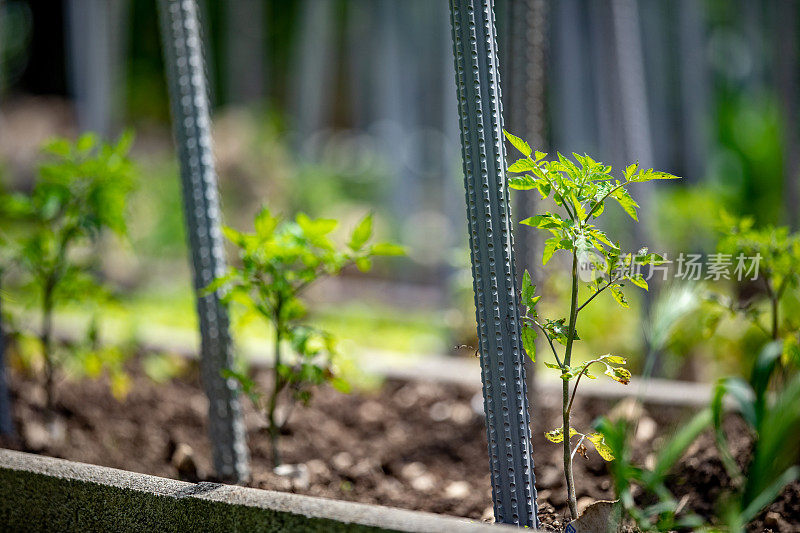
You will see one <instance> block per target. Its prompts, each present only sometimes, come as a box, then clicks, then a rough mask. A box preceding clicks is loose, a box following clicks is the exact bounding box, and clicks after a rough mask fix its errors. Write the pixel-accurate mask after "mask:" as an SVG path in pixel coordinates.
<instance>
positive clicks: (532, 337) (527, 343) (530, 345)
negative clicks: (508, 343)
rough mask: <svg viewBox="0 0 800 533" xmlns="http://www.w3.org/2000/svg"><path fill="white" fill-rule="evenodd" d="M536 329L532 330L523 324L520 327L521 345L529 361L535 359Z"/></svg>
mask: <svg viewBox="0 0 800 533" xmlns="http://www.w3.org/2000/svg"><path fill="white" fill-rule="evenodd" d="M537 335H538V334H537V333H536V330H534V329H533V328H532V327H530V326H523V327H522V347H523V348H525V352H526V353H527V354H528V357H530V358H531V361H536V337H537Z"/></svg>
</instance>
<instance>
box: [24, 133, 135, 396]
mask: <svg viewBox="0 0 800 533" xmlns="http://www.w3.org/2000/svg"><path fill="white" fill-rule="evenodd" d="M131 141H132V137H131V136H130V135H127V134H126V135H123V136H122V137H121V138H120V139H119V141H118V142H117V143H116V144H105V143H102V142H100V141H99V140H98V138H97V137H96V136H95V135H93V134H85V135H82V136H81V137H80V138H79V139H78V140H77V141H76V142H75V143H74V144H73V143H70V142H69V141H67V140H65V139H58V140H55V141H52V142H50V143H49V144H47V145H46V146H45V148H44V152H45V154H46V156H47V157H48V161H47V162H46V163H45V164H43V165H42V166H41V167H40V168H39V174H38V177H37V180H36V184H35V186H34V188H33V192H32V193H31V195H30V196H26V195H15V197H14V198H13V203H14V204H15V209H16V210H17V211H18V212H19V213H20V214H21V217H22V218H23V219H24V222H25V229H24V231H21V232H20V236H19V239H18V242H17V243H16V245H15V249H16V253H17V254H18V255H19V257H18V261H17V262H18V263H19V265H20V266H21V268H22V269H23V270H24V272H25V273H26V274H27V276H28V278H29V288H30V289H31V290H32V292H34V293H35V294H37V295H38V297H39V309H40V312H41V317H42V321H41V324H42V328H41V332H40V342H41V350H42V355H43V360H44V388H45V391H46V395H47V407H48V410H49V411H50V412H52V411H53V407H54V404H55V396H54V377H55V371H56V367H57V366H58V365H59V364H61V363H62V362H63V359H59V358H57V354H56V353H55V350H54V346H53V311H54V309H55V308H56V306H58V305H61V304H63V303H65V302H67V301H70V300H84V299H86V298H89V297H93V296H96V295H97V294H98V293H102V292H103V289H102V287H101V286H100V284H99V283H98V282H97V281H96V279H95V277H94V276H93V274H92V271H93V269H94V264H93V262H92V258H93V254H92V253H91V251H92V250H91V249H90V247H91V245H92V244H93V243H95V242H97V241H98V240H99V239H100V237H101V236H102V235H103V233H104V232H106V231H111V232H113V233H116V234H117V235H120V236H124V235H125V234H126V225H125V206H126V203H127V199H128V194H129V193H130V191H131V190H132V189H133V172H134V170H133V163H132V162H131V161H130V159H128V156H127V154H128V150H129V149H130V145H131Z"/></svg>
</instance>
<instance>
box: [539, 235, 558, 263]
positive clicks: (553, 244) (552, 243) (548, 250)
mask: <svg viewBox="0 0 800 533" xmlns="http://www.w3.org/2000/svg"><path fill="white" fill-rule="evenodd" d="M559 241H560V239H559V238H558V237H551V238H549V239H547V240H546V241H544V249H543V251H542V264H543V265H546V264H547V262H548V261H550V258H551V257H553V254H554V253H555V251H556V250H557V249H558V243H559Z"/></svg>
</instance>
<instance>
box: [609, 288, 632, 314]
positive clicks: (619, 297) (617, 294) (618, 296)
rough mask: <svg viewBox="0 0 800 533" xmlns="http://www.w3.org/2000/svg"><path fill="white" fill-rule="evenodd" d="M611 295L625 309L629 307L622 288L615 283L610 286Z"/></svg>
mask: <svg viewBox="0 0 800 533" xmlns="http://www.w3.org/2000/svg"><path fill="white" fill-rule="evenodd" d="M611 295H612V296H613V297H614V299H615V300H616V301H617V303H618V304H619V305H621V306H622V307H624V308H625V309H627V308H628V307H630V306H629V305H628V300H627V299H626V298H625V295H624V294H623V293H622V289H621V288H620V287H619V285H616V284H615V285H612V286H611Z"/></svg>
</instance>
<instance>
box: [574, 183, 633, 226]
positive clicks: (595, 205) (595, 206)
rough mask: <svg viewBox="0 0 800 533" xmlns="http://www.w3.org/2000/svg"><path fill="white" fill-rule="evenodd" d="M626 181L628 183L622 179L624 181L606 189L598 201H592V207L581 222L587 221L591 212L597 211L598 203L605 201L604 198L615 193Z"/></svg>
mask: <svg viewBox="0 0 800 533" xmlns="http://www.w3.org/2000/svg"><path fill="white" fill-rule="evenodd" d="M627 183H628V182H627V181H624V182H622V183H620V184H619V185H617V186H616V187H614V188H613V189H611V190H610V191H608V192H607V193H606V194H605V195H603V197H602V198H600V199H599V200H598V201H596V202H595V203H594V206H593V207H592V209H591V211H589V212H588V213H587V214H586V218H584V219H583V223H584V224H585V223H587V222H589V217H591V216H592V214H593V213H594V212H595V211H597V208H598V207H599V206H600V205H602V203H603V202H605V201H606V198H608V197H609V196H611V195H612V194H613V193H615V192H616V191H617V190H618V189H620V188H622V187H623V186H625V185H626V184H627Z"/></svg>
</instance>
